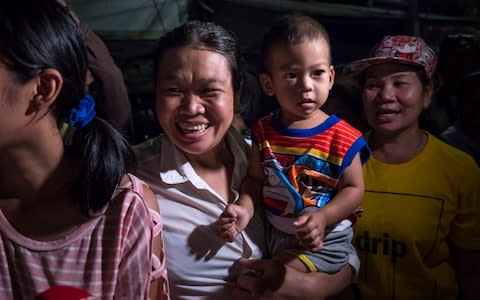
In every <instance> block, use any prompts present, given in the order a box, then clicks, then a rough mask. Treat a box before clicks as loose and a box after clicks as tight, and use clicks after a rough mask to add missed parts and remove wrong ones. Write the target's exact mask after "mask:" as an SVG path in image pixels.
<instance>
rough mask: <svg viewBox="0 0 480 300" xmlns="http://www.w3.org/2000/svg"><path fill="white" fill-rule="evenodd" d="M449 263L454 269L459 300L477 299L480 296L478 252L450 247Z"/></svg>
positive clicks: (479, 258)
mask: <svg viewBox="0 0 480 300" xmlns="http://www.w3.org/2000/svg"><path fill="white" fill-rule="evenodd" d="M450 253H451V263H452V266H453V268H454V269H455V275H456V278H457V283H458V287H459V290H460V298H459V299H461V300H470V299H478V295H479V294H480V286H479V284H478V283H479V282H480V273H479V272H478V270H479V269H480V251H479V250H467V249H462V248H458V247H456V246H453V245H451V246H450Z"/></svg>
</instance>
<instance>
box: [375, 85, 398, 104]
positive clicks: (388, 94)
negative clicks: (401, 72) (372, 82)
mask: <svg viewBox="0 0 480 300" xmlns="http://www.w3.org/2000/svg"><path fill="white" fill-rule="evenodd" d="M379 96H380V99H381V100H383V101H385V100H393V99H395V89H394V88H393V86H392V85H390V84H385V85H383V86H382V87H381V88H380V91H379Z"/></svg>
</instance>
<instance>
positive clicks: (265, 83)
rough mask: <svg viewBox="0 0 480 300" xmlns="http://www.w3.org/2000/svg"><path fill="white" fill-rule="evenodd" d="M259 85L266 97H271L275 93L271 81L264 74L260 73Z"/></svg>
mask: <svg viewBox="0 0 480 300" xmlns="http://www.w3.org/2000/svg"><path fill="white" fill-rule="evenodd" d="M259 79H260V85H261V86H262V89H263V91H264V92H265V94H267V95H268V96H273V95H274V94H275V93H274V92H273V84H272V79H271V78H270V76H268V75H267V74H265V73H261V74H260V76H259Z"/></svg>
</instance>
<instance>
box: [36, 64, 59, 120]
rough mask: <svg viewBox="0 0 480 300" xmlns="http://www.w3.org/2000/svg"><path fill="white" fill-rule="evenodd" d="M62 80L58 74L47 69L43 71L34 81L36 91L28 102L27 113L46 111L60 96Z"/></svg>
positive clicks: (53, 70)
mask: <svg viewBox="0 0 480 300" xmlns="http://www.w3.org/2000/svg"><path fill="white" fill-rule="evenodd" d="M62 85H63V78H62V75H61V74H60V72H58V71H57V70H55V69H52V68H48V69H45V70H43V71H42V72H41V73H40V74H39V75H38V79H37V81H36V89H35V93H34V95H33V98H32V100H31V101H30V106H29V111H30V112H39V111H48V109H49V107H50V106H51V105H52V103H53V102H55V100H56V99H57V97H58V94H60V90H61V89H62Z"/></svg>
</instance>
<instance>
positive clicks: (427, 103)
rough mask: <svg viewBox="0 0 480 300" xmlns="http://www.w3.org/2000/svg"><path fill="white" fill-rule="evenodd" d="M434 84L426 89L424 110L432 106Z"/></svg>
mask: <svg viewBox="0 0 480 300" xmlns="http://www.w3.org/2000/svg"><path fill="white" fill-rule="evenodd" d="M433 90H434V88H433V83H430V84H428V85H426V86H425V87H424V91H423V92H424V94H423V109H427V108H428V107H429V106H430V103H431V102H432V98H433V92H434V91H433Z"/></svg>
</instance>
